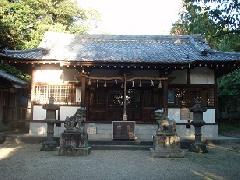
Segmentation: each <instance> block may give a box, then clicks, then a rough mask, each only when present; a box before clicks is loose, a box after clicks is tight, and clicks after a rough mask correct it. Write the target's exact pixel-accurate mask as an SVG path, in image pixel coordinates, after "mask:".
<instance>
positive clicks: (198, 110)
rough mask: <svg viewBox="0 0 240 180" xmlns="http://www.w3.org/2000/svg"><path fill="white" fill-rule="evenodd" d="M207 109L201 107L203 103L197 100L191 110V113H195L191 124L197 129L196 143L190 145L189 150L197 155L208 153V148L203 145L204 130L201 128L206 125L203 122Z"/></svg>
mask: <svg viewBox="0 0 240 180" xmlns="http://www.w3.org/2000/svg"><path fill="white" fill-rule="evenodd" d="M206 111H207V108H206V107H202V106H201V102H200V101H199V100H198V99H197V100H196V101H195V105H194V106H193V107H192V108H190V112H193V121H192V122H191V124H192V125H193V126H194V129H195V140H194V143H193V144H191V145H190V148H189V150H190V151H192V152H197V153H207V152H208V150H207V147H206V145H205V144H204V143H202V130H201V127H202V126H203V125H204V124H205V122H204V121H203V112H206Z"/></svg>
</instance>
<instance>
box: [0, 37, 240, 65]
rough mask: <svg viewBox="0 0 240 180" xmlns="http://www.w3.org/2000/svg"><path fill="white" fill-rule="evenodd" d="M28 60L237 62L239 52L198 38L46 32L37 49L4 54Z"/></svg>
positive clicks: (239, 58) (239, 57)
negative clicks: (223, 50) (216, 49)
mask: <svg viewBox="0 0 240 180" xmlns="http://www.w3.org/2000/svg"><path fill="white" fill-rule="evenodd" d="M4 55H5V56H8V57H15V58H23V59H26V60H27V59H29V60H68V61H98V62H156V63H185V62H193V61H226V60H240V53H232V52H219V51H215V50H213V49H211V48H210V47H209V46H208V45H207V43H206V42H205V41H204V39H203V38H202V36H200V35H193V36H189V35H185V36H170V35H169V36H161V35H80V36H76V35H72V34H65V33H57V32H46V34H45V36H44V38H43V40H42V42H41V43H40V45H39V48H37V49H33V50H28V51H9V50H6V51H5V54H4Z"/></svg>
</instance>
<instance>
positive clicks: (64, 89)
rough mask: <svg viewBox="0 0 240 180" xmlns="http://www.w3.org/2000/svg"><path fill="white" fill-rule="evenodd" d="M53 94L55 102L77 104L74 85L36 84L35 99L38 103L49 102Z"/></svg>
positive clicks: (34, 88)
mask: <svg viewBox="0 0 240 180" xmlns="http://www.w3.org/2000/svg"><path fill="white" fill-rule="evenodd" d="M51 96H53V97H54V99H55V104H75V103H76V88H75V86H74V85H34V87H33V101H34V102H35V103H38V104H45V103H48V101H49V97H51Z"/></svg>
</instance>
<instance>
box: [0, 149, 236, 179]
mask: <svg viewBox="0 0 240 180" xmlns="http://www.w3.org/2000/svg"><path fill="white" fill-rule="evenodd" d="M40 147H41V146H40V145H39V144H19V145H11V144H1V145H0V179H1V180H15V179H16V180H18V179H19V180H20V179H21V180H38V179H44V180H47V179H51V180H54V179H56V180H68V179H79V180H85V179H87V180H108V179H113V180H121V179H126V180H132V179H133V180H135V179H136V180H145V179H146V180H151V179H157V180H159V179H178V180H185V179H240V153H239V151H235V150H233V151H232V150H229V148H220V147H219V146H217V147H215V146H211V147H209V151H210V152H209V153H208V154H195V153H191V152H187V154H186V157H185V158H171V159H167V158H160V159H157V158H151V157H150V152H149V151H123V150H122V151H121V150H109V151H107V150H98V151H92V152H91V154H90V156H87V157H62V156H57V153H56V152H41V151H39V149H40Z"/></svg>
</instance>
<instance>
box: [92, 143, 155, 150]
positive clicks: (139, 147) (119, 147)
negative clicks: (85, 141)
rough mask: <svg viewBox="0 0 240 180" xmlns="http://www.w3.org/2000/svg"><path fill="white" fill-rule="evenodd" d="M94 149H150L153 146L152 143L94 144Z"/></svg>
mask: <svg viewBox="0 0 240 180" xmlns="http://www.w3.org/2000/svg"><path fill="white" fill-rule="evenodd" d="M91 147H92V150H133V151H136V150H145V151H149V150H150V148H152V146H150V145H123V144H121V145H117V144H115V145H111V144H108V145H102V144H92V145H91Z"/></svg>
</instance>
